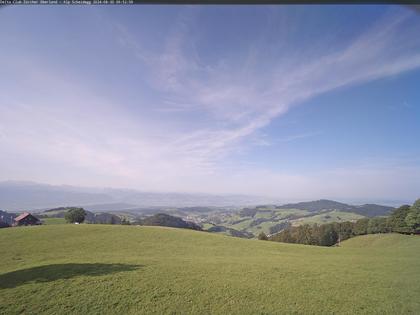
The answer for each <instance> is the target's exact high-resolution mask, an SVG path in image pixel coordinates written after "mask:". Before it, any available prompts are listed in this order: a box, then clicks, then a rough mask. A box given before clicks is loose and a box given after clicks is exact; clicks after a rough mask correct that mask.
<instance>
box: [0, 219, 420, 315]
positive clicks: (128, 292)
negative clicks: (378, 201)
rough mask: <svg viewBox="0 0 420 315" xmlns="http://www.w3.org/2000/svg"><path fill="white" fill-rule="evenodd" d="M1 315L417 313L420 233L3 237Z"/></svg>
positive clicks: (39, 231)
mask: <svg viewBox="0 0 420 315" xmlns="http://www.w3.org/2000/svg"><path fill="white" fill-rule="evenodd" d="M0 242H1V244H2V245H3V251H2V254H1V255H0V313H1V314H21V313H24V314H189V313H194V314H333V313H334V314H418V313H420V263H419V261H420V237H418V236H404V235H397V234H383V235H369V236H364V237H357V238H354V239H350V240H348V241H346V242H343V243H342V246H341V247H331V248H327V247H315V246H305V245H297V244H282V243H276V242H268V241H258V240H246V239H240V238H233V237H226V236H223V235H215V234H210V233H206V232H196V231H190V230H181V229H170V228H162V227H139V226H116V225H115V226H112V225H83V224H82V225H45V226H36V227H22V228H8V229H1V230H0Z"/></svg>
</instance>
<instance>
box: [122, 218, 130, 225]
mask: <svg viewBox="0 0 420 315" xmlns="http://www.w3.org/2000/svg"><path fill="white" fill-rule="evenodd" d="M121 224H122V225H130V221H128V220H127V219H126V218H123V219H122V220H121Z"/></svg>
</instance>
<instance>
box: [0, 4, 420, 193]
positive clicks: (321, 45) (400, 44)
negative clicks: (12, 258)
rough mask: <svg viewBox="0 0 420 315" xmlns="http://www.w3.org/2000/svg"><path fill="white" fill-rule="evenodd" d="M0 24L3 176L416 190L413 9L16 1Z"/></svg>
mask: <svg viewBox="0 0 420 315" xmlns="http://www.w3.org/2000/svg"><path fill="white" fill-rule="evenodd" d="M0 27H1V29H2V30H6V31H5V32H3V34H2V37H1V41H0V51H1V52H2V53H1V57H2V58H1V59H0V69H1V75H0V92H1V93H0V180H32V181H38V182H44V183H51V184H71V185H80V186H107V187H127V188H136V189H141V190H150V191H180V192H208V193H241V194H253V195H267V196H273V197H276V198H279V199H283V200H288V199H312V198H317V199H318V198H332V199H354V200H357V199H359V200H362V199H363V200H384V199H388V200H389V199H398V200H407V201H411V200H413V199H415V198H417V197H420V195H419V194H420V147H419V145H418V142H419V138H420V123H419V122H420V104H419V103H420V91H419V88H420V36H419V34H420V15H419V14H418V13H416V11H414V10H411V9H410V8H408V7H400V6H373V5H363V6H303V5H299V6H236V7H234V6H201V7H200V6H150V5H149V6H126V7H112V8H111V7H106V6H91V7H87V6H83V7H64V6H57V7H42V8H41V7H34V6H33V7H31V6H28V7H20V6H19V7H6V8H3V9H2V10H0Z"/></svg>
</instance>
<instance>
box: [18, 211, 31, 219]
mask: <svg viewBox="0 0 420 315" xmlns="http://www.w3.org/2000/svg"><path fill="white" fill-rule="evenodd" d="M28 215H31V214H30V213H29V212H24V213H22V214H21V215H20V216H18V217H16V218H15V221H20V220H22V219H25V218H26V217H27V216H28Z"/></svg>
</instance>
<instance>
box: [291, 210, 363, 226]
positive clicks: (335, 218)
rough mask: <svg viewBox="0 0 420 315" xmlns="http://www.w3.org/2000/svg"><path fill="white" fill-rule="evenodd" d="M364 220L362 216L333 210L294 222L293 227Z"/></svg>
mask: <svg viewBox="0 0 420 315" xmlns="http://www.w3.org/2000/svg"><path fill="white" fill-rule="evenodd" d="M362 218H364V216H362V215H360V214H356V213H352V212H344V211H336V210H333V211H329V212H325V213H321V214H317V215H314V216H310V217H304V218H301V219H297V220H295V221H293V225H294V226H298V225H302V224H315V223H316V224H326V223H332V222H346V221H356V220H359V219H362Z"/></svg>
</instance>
